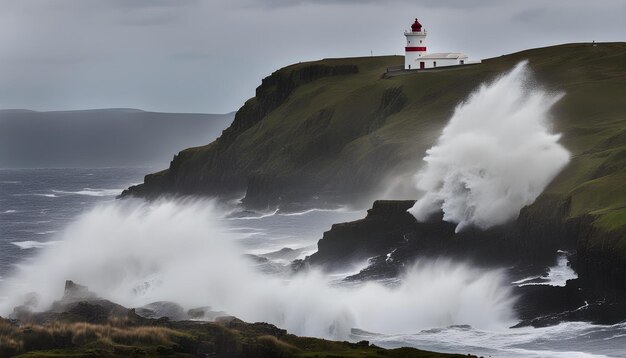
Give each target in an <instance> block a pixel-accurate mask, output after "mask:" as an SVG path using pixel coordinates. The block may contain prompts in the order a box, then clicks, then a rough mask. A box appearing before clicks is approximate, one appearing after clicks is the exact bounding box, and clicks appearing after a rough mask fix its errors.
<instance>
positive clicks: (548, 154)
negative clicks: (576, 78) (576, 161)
mask: <svg viewBox="0 0 626 358" xmlns="http://www.w3.org/2000/svg"><path fill="white" fill-rule="evenodd" d="M561 97H562V95H561V94H551V93H548V92H546V91H545V90H543V89H541V88H537V87H536V86H533V85H532V83H531V81H530V79H529V70H528V66H527V64H526V62H522V63H520V64H518V65H517V66H516V67H515V68H514V69H513V70H512V71H511V72H509V73H507V74H505V75H503V76H501V77H500V78H498V79H496V80H495V81H494V82H492V83H489V84H484V85H482V86H480V88H479V89H478V90H476V91H475V92H474V93H472V94H471V95H470V96H469V98H468V99H467V101H465V102H464V103H461V104H460V105H459V106H457V108H456V109H455V112H454V114H453V116H452V118H451V119H450V122H449V123H448V124H447V126H446V127H445V128H444V129H443V132H442V134H441V136H440V137H439V139H438V141H437V143H436V144H435V145H434V146H433V147H432V148H430V149H429V150H428V151H427V152H426V156H425V157H424V161H425V162H426V166H425V167H424V168H423V169H422V170H421V171H419V172H418V174H417V176H416V182H417V184H416V185H417V188H418V189H419V190H421V191H423V192H425V195H424V196H423V197H422V198H421V199H420V200H419V201H418V202H417V203H416V204H415V206H414V207H413V208H412V209H411V210H410V212H411V213H412V214H413V215H414V216H415V217H416V218H417V219H418V220H422V221H423V220H426V219H428V218H429V217H430V216H431V215H433V214H435V213H437V212H440V211H443V213H444V217H443V218H444V220H446V221H449V222H453V223H456V224H458V225H457V231H459V230H462V229H463V228H464V227H466V226H469V225H474V226H477V227H479V228H483V229H485V228H488V227H491V226H493V225H498V224H502V223H505V222H507V221H509V220H512V219H515V218H516V217H517V216H518V215H519V211H520V209H521V208H522V207H524V206H526V205H529V204H532V203H533V201H534V200H535V199H536V198H537V196H538V195H539V194H541V192H542V191H543V190H544V189H545V187H546V186H547V185H548V184H549V183H550V181H551V180H552V179H553V178H554V177H555V176H556V175H557V174H558V173H559V172H560V171H561V169H563V167H564V166H565V165H566V164H567V163H568V162H569V153H568V152H567V150H565V148H563V147H562V146H561V145H560V144H559V143H558V141H559V139H560V135H558V134H552V133H550V125H549V111H550V108H551V107H552V106H553V105H554V104H555V103H556V102H557V101H558V100H559V99H560V98H561Z"/></svg>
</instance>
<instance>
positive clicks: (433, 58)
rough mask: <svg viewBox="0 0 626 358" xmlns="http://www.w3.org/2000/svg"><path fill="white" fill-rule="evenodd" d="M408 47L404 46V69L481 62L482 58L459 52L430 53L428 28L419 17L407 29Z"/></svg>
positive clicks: (405, 33) (421, 68)
mask: <svg viewBox="0 0 626 358" xmlns="http://www.w3.org/2000/svg"><path fill="white" fill-rule="evenodd" d="M404 36H406V47H405V48H404V69H405V70H423V69H427V68H436V67H448V66H458V65H466V64H471V63H480V60H469V59H468V58H467V55H465V54H462V53H458V52H444V53H428V51H427V48H426V29H424V28H423V27H422V24H420V22H419V21H417V19H415V22H414V23H413V25H411V30H410V31H405V32H404Z"/></svg>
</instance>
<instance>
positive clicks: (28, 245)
mask: <svg viewBox="0 0 626 358" xmlns="http://www.w3.org/2000/svg"><path fill="white" fill-rule="evenodd" d="M57 242H58V241H34V240H28V241H13V242H11V244H13V245H15V246H17V247H19V248H20V249H22V250H28V249H39V248H42V247H45V246H49V245H53V244H55V243H57Z"/></svg>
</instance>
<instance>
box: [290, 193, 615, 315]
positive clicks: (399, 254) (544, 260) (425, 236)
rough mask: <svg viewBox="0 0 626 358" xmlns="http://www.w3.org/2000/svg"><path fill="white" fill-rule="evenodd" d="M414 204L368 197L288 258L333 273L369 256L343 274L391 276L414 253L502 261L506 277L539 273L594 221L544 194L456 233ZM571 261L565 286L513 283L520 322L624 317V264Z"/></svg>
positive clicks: (481, 262)
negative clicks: (511, 218)
mask: <svg viewBox="0 0 626 358" xmlns="http://www.w3.org/2000/svg"><path fill="white" fill-rule="evenodd" d="M414 202H415V201H412V200H405V201H376V202H374V205H373V207H372V209H370V210H368V213H367V216H366V217H365V218H364V219H361V220H357V221H354V222H349V223H342V224H335V225H333V226H332V228H331V230H329V231H327V232H325V233H324V236H323V238H322V239H321V240H320V241H319V242H318V251H317V252H316V253H314V254H312V255H311V256H309V257H307V258H306V259H305V260H304V261H297V262H295V263H294V267H295V268H296V269H303V268H306V267H317V268H323V269H325V270H330V271H332V270H337V269H341V268H343V267H344V266H346V265H348V264H349V263H350V262H354V261H361V260H364V259H367V258H369V259H370V266H369V267H367V268H366V269H364V270H363V271H361V272H360V273H358V274H356V275H354V276H351V277H349V278H348V279H350V280H367V279H373V278H390V277H396V276H398V275H399V274H400V273H401V272H402V270H404V268H405V267H407V266H410V265H411V264H412V263H413V262H415V261H416V260H417V259H419V258H429V259H434V258H453V259H457V260H460V261H464V262H471V263H473V264H474V265H476V266H479V267H506V268H507V272H508V274H509V276H510V279H511V282H512V281H515V280H519V279H521V278H525V277H528V276H531V275H541V274H543V273H545V270H546V268H547V267H548V266H553V265H554V264H555V260H556V254H557V250H568V251H571V252H575V251H576V249H577V248H578V249H579V250H580V245H581V243H584V242H585V237H587V235H589V232H590V230H593V229H592V227H593V221H589V220H584V219H568V218H567V217H564V216H563V214H564V213H566V211H564V210H559V209H558V208H556V207H555V206H558V205H557V204H556V203H555V202H554V201H553V200H551V198H550V197H549V196H546V197H543V198H542V199H541V200H540V201H539V202H537V203H535V205H536V206H537V208H536V209H531V208H526V209H524V210H522V212H521V214H520V216H519V218H518V219H517V220H516V221H515V222H511V223H509V224H506V225H502V226H499V227H494V228H492V229H489V230H485V231H482V230H478V229H469V230H464V231H462V232H460V233H455V232H454V228H455V225H453V224H450V223H447V222H444V221H442V220H441V219H437V220H432V221H429V222H418V221H417V220H415V218H414V217H413V216H412V215H411V214H409V213H408V212H407V211H406V210H407V209H409V208H410V207H411V206H412V205H413V203H414ZM539 208H542V210H540V209H539ZM555 213H556V214H555ZM558 213H561V214H558ZM570 259H571V260H572V261H573V265H574V267H575V268H576V269H577V273H578V275H579V278H578V279H575V280H570V281H568V282H567V285H566V286H565V287H552V286H524V287H519V288H516V290H515V293H516V294H517V295H519V296H520V300H519V301H518V304H517V311H518V314H519V317H520V318H521V320H522V322H521V323H520V325H535V326H542V325H548V324H555V323H558V322H560V321H561V320H587V321H593V322H596V323H603V324H612V323H617V322H619V321H622V320H624V319H626V290H624V288H623V284H624V281H623V277H625V276H620V275H619V272H620V271H619V270H620V269H623V268H622V267H621V266H619V264H617V265H616V266H611V264H612V263H611V262H609V263H606V264H604V265H603V266H601V267H598V266H596V265H593V266H591V269H590V267H589V263H588V262H586V261H583V260H581V257H580V254H578V255H576V254H574V255H571V256H570ZM585 260H587V258H586V257H585Z"/></svg>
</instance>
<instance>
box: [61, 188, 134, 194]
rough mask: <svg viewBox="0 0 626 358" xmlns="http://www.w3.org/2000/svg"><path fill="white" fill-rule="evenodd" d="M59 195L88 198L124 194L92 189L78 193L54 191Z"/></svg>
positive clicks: (118, 191)
mask: <svg viewBox="0 0 626 358" xmlns="http://www.w3.org/2000/svg"><path fill="white" fill-rule="evenodd" d="M52 192H54V193H57V194H65V195H86V196H116V195H119V194H120V193H121V192H122V189H92V188H84V189H83V190H78V191H64V190H52Z"/></svg>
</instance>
